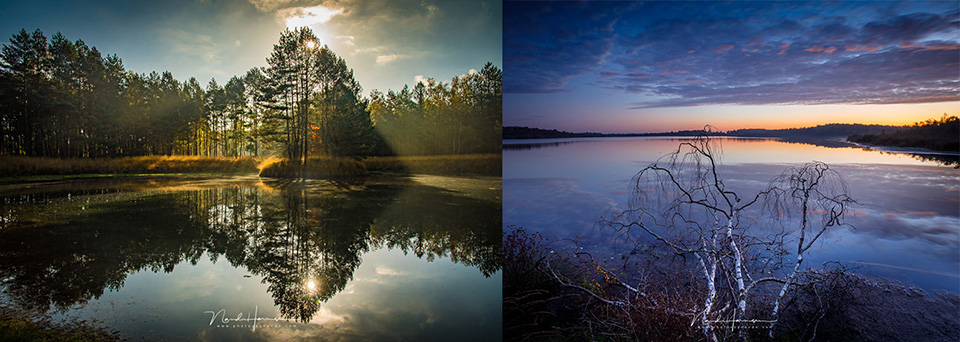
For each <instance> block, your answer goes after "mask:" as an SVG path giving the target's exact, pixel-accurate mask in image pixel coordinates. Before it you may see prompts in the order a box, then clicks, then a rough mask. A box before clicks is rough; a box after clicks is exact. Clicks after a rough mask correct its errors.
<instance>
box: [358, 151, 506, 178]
mask: <svg viewBox="0 0 960 342" xmlns="http://www.w3.org/2000/svg"><path fill="white" fill-rule="evenodd" d="M363 166H364V167H366V169H367V170H368V171H370V172H390V173H404V174H415V173H416V174H430V175H476V176H496V177H499V176H500V175H501V173H502V170H503V168H502V166H503V163H502V158H501V156H500V154H496V153H491V154H466V155H444V156H401V157H370V158H367V159H364V160H363Z"/></svg>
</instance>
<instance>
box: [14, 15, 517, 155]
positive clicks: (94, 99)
mask: <svg viewBox="0 0 960 342" xmlns="http://www.w3.org/2000/svg"><path fill="white" fill-rule="evenodd" d="M317 42H318V39H317V38H316V36H315V35H314V34H313V33H312V31H310V30H309V29H307V28H301V29H297V30H294V31H289V30H288V31H285V32H283V33H282V34H281V37H280V41H279V42H278V43H277V44H276V45H274V49H273V53H272V54H271V56H270V58H268V59H267V63H268V66H267V67H263V68H252V69H250V70H249V71H248V72H247V73H245V74H244V75H243V76H234V77H233V78H231V79H230V80H229V81H228V82H226V84H224V85H222V86H221V85H220V84H218V83H217V82H216V81H215V80H210V82H209V83H208V84H207V85H206V87H203V86H202V85H201V84H200V82H198V81H197V80H196V79H195V78H192V77H191V78H189V79H188V80H187V81H183V82H181V81H178V80H176V79H175V78H174V77H173V75H172V74H171V73H170V72H168V71H164V72H161V73H158V72H152V73H150V74H137V73H134V72H132V71H129V70H126V69H125V68H124V66H123V62H122V61H121V59H120V58H119V57H117V55H106V56H104V55H103V54H102V53H101V52H100V51H99V50H97V48H96V47H92V46H88V45H87V44H86V43H84V42H83V41H82V40H77V41H70V40H67V39H66V38H65V37H64V36H63V35H62V34H60V33H57V34H56V35H54V36H53V37H52V39H50V40H48V39H47V37H46V36H45V35H44V34H43V32H41V31H40V30H37V31H35V32H33V33H28V32H27V31H26V30H21V31H20V32H19V33H17V34H15V35H13V37H12V38H11V39H10V42H9V43H8V44H4V45H3V46H2V49H0V154H5V155H25V156H45V157H80V158H87V157H119V156H139V155H204V156H245V155H264V154H270V155H278V156H284V157H286V158H288V159H292V160H298V159H305V158H306V157H307V156H308V155H318V154H324V155H333V156H350V157H362V156H368V155H393V154H457V153H496V152H499V146H500V145H499V141H500V117H501V112H502V110H501V106H500V98H501V97H502V73H501V71H500V70H499V69H498V68H497V67H495V66H493V65H492V64H490V63H487V65H486V66H484V67H483V68H482V70H481V71H479V72H476V73H470V74H467V75H463V76H457V77H454V78H453V79H452V81H450V82H449V83H444V82H437V81H434V80H432V79H431V80H429V81H428V82H425V84H424V83H420V84H418V85H417V86H416V87H414V89H413V91H410V90H409V88H407V87H406V86H405V87H404V88H403V90H401V91H399V92H394V91H388V92H387V93H382V92H378V91H376V90H374V91H372V93H371V98H366V97H364V96H362V94H361V87H360V84H359V83H358V82H357V81H356V80H355V79H354V76H353V70H352V69H350V68H348V67H347V66H346V64H345V62H344V61H343V59H341V58H340V57H338V56H337V55H336V54H334V53H333V52H332V51H331V50H330V49H329V48H327V47H326V46H317V45H318V44H317Z"/></svg>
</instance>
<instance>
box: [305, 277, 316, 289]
mask: <svg viewBox="0 0 960 342" xmlns="http://www.w3.org/2000/svg"><path fill="white" fill-rule="evenodd" d="M307 289H308V290H310V291H313V290H316V289H317V283H314V282H313V280H310V281H308V282H307Z"/></svg>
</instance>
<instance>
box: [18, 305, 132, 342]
mask: <svg viewBox="0 0 960 342" xmlns="http://www.w3.org/2000/svg"><path fill="white" fill-rule="evenodd" d="M120 340H122V339H121V338H120V337H119V334H118V333H117V332H111V331H108V330H107V329H104V328H102V327H100V326H97V325H96V324H93V323H90V322H85V321H74V322H67V323H54V322H53V320H52V319H51V318H50V317H49V316H47V315H43V314H38V313H34V312H31V311H25V310H20V309H15V308H12V307H9V306H6V305H0V341H3V342H7V341H10V342H13V341H18V342H32V341H37V342H40V341H43V342H53V341H63V342H84V341H89V342H93V341H120Z"/></svg>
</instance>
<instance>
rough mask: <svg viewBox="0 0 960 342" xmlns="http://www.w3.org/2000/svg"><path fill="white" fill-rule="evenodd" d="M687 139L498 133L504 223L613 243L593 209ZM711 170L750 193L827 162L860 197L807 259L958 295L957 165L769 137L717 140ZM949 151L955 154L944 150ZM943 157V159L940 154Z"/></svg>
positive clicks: (600, 212) (584, 243) (619, 203)
mask: <svg viewBox="0 0 960 342" xmlns="http://www.w3.org/2000/svg"><path fill="white" fill-rule="evenodd" d="M684 141H689V140H688V138H669V137H643V138H599V139H551V140H507V141H504V151H503V164H504V165H503V179H504V193H503V224H504V225H505V226H510V225H515V226H522V227H524V228H526V229H527V230H531V231H536V232H540V233H541V234H542V235H544V236H546V237H549V238H551V239H553V240H556V241H559V242H557V243H556V244H557V246H558V248H571V242H570V241H572V240H574V239H575V240H576V241H577V243H578V245H574V246H576V247H575V248H584V249H585V250H587V251H592V252H595V253H598V252H603V251H606V250H608V249H610V248H611V247H610V246H613V245H614V244H613V243H612V242H611V235H613V234H612V233H611V232H610V231H609V230H608V229H605V228H603V227H601V226H600V225H598V221H599V220H600V218H601V217H603V216H607V217H609V214H610V213H613V212H616V211H617V210H622V209H626V206H627V203H628V201H629V193H630V188H629V181H630V178H631V177H632V176H634V175H635V174H636V173H637V172H638V171H640V170H641V169H642V168H644V167H646V166H648V165H650V164H651V163H653V162H655V161H656V160H657V159H658V158H659V157H661V156H663V155H664V154H667V153H670V152H672V151H675V150H676V149H677V147H678V145H679V144H680V143H681V142H684ZM720 143H721V146H722V155H721V157H722V163H723V164H722V166H721V168H720V177H721V178H722V179H723V180H724V183H725V184H726V185H727V187H728V188H732V189H735V190H736V191H738V193H740V194H741V196H743V195H744V194H746V195H748V196H749V197H750V198H752V197H753V195H754V194H756V193H757V192H759V191H761V190H762V189H764V188H765V187H766V186H767V185H768V184H769V182H770V180H771V179H772V178H774V177H776V176H777V175H779V174H780V173H782V172H783V171H784V170H785V169H786V168H788V167H790V166H800V165H802V164H803V163H807V162H810V161H814V160H816V161H821V162H824V163H827V164H828V165H829V166H830V167H831V168H832V169H834V170H837V171H839V172H840V174H841V175H842V176H843V178H844V180H845V181H846V182H847V184H848V186H849V195H850V196H851V197H852V198H854V199H856V200H857V201H858V202H860V203H861V204H862V205H860V206H858V207H857V209H856V211H855V212H853V213H852V214H853V215H852V216H850V217H849V220H848V223H849V224H850V226H849V227H843V228H841V229H836V230H833V231H830V232H828V234H827V235H825V236H824V237H823V238H821V240H820V242H819V243H817V244H816V245H814V248H812V249H811V250H809V251H808V253H809V254H810V258H807V260H808V261H810V262H809V263H806V265H808V266H819V265H822V264H823V263H824V262H828V261H838V262H841V263H843V264H844V265H846V266H848V267H853V268H856V272H860V273H862V274H867V275H873V276H879V277H884V278H888V279H893V280H897V281H900V282H903V283H905V284H908V285H916V286H919V287H921V288H923V289H927V290H947V291H951V292H954V293H960V192H958V188H960V170H958V169H955V168H954V167H953V164H951V162H950V160H951V159H950V158H951V157H947V158H946V159H944V158H939V157H937V156H934V157H929V156H917V155H912V154H904V153H888V152H882V151H876V150H870V149H864V148H855V147H827V146H842V145H843V144H841V143H838V142H831V143H828V144H824V145H826V146H822V145H813V144H804V143H791V142H784V141H779V140H775V139H749V138H747V139H744V138H720ZM953 158H954V159H955V157H953ZM944 160H946V161H944Z"/></svg>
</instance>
